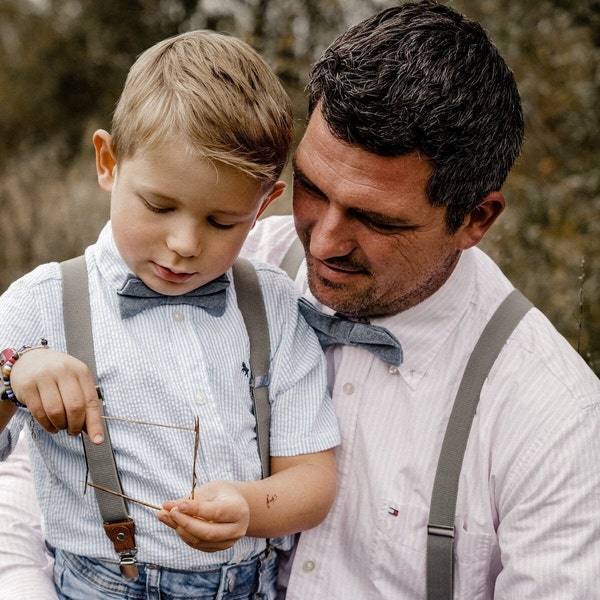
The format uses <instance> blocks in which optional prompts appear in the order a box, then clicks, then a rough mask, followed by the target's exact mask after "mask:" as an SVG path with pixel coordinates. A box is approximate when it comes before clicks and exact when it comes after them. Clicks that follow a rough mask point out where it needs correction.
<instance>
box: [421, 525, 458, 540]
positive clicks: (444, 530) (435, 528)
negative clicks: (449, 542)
mask: <svg viewBox="0 0 600 600" xmlns="http://www.w3.org/2000/svg"><path fill="white" fill-rule="evenodd" d="M427 535H437V536H440V537H447V538H454V527H447V526H446V525H427Z"/></svg>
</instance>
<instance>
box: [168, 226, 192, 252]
mask: <svg viewBox="0 0 600 600" xmlns="http://www.w3.org/2000/svg"><path fill="white" fill-rule="evenodd" d="M167 246H168V248H169V250H171V251H172V252H175V253H176V254H179V255H180V256H184V257H186V258H190V257H194V256H198V254H200V234H199V232H198V229H197V228H196V227H195V226H191V225H186V226H180V227H175V228H174V229H173V230H172V231H170V232H169V234H168V237H167Z"/></svg>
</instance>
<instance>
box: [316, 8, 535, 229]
mask: <svg viewBox="0 0 600 600" xmlns="http://www.w3.org/2000/svg"><path fill="white" fill-rule="evenodd" d="M307 92H308V98H309V115H310V114H312V112H313V111H314V109H315V108H316V107H317V106H319V108H320V110H321V112H322V114H323V117H324V119H325V121H326V123H327V124H328V126H329V128H330V130H331V131H332V133H333V134H334V135H335V136H336V137H338V138H339V139H340V140H342V141H344V142H348V143H350V144H352V145H356V146H358V147H360V148H362V149H364V150H367V151H368V152H372V153H374V154H379V155H382V156H400V155H404V154H409V153H411V152H415V151H416V152H419V153H421V154H422V155H424V156H425V157H426V158H427V159H429V161H430V163H431V165H432V167H433V173H432V175H431V177H430V179H429V182H428V189H427V194H428V198H429V201H430V203H431V204H433V205H436V206H439V205H445V206H447V208H448V212H447V229H448V231H449V232H454V231H456V230H457V228H458V227H460V225H461V223H462V222H463V220H464V218H465V216H466V215H467V214H468V213H469V212H470V211H471V210H472V209H473V208H475V207H476V206H477V205H478V204H479V202H481V200H482V199H483V198H484V197H485V196H486V195H487V194H489V193H490V192H492V191H496V190H499V189H500V188H501V187H502V185H503V183H504V181H505V179H506V176H507V175H508V172H509V171H510V169H511V167H512V165H513V163H514V161H515V160H516V158H517V156H518V155H519V152H520V148H521V144H522V141H523V114H522V110H521V101H520V97H519V92H518V90H517V86H516V83H515V80H514V77H513V75H512V72H511V71H510V69H509V68H508V66H507V65H506V63H505V62H504V59H503V58H502V57H501V56H500V54H499V52H498V50H497V49H496V47H495V46H494V44H493V43H492V42H491V40H490V39H489V37H488V36H487V34H486V32H485V31H484V29H483V28H482V27H481V25H479V23H477V22H475V21H473V20H471V19H468V18H466V17H465V16H463V15H461V14H460V13H458V12H456V11H455V10H453V9H451V8H449V7H447V6H443V5H440V4H437V3H436V2H433V1H425V2H414V3H407V4H403V5H401V6H397V7H394V8H390V9H387V10H383V11H382V12H380V13H378V14H377V15H375V16H373V17H371V18H369V19H367V20H365V21H363V22H362V23H359V24H358V25H356V26H354V27H352V28H350V29H349V30H348V31H347V32H346V33H344V34H343V35H341V36H340V37H339V38H338V39H337V40H336V41H334V42H333V44H331V46H329V48H327V50H325V52H324V53H323V55H322V56H321V58H320V59H319V61H318V62H317V63H316V64H315V65H314V66H313V68H312V70H311V74H310V78H309V83H308V86H307Z"/></svg>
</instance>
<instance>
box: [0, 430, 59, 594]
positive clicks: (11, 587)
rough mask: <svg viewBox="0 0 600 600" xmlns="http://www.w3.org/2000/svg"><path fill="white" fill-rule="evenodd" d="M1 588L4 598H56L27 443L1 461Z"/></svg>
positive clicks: (16, 448)
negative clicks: (30, 468)
mask: <svg viewBox="0 0 600 600" xmlns="http://www.w3.org/2000/svg"><path fill="white" fill-rule="evenodd" d="M0 482H1V484H0V539H1V540H2V544H1V546H0V590H2V597H4V598H27V599H28V600H54V599H56V597H57V596H56V593H55V590H54V583H53V578H52V568H53V559H52V556H51V554H50V553H49V552H48V551H47V550H46V546H45V544H44V539H43V536H42V529H41V518H40V509H39V507H38V504H37V501H36V497H35V492H34V489H33V481H32V480H31V473H30V470H29V456H28V452H27V446H26V443H25V441H24V440H23V439H22V437H21V439H20V440H19V442H18V443H17V445H16V447H15V450H14V452H13V453H12V455H11V456H10V458H9V459H8V460H6V461H4V462H2V463H0Z"/></svg>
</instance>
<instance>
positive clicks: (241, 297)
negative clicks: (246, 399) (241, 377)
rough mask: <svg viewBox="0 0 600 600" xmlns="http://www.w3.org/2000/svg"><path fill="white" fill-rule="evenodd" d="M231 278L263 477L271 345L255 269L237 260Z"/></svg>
mask: <svg viewBox="0 0 600 600" xmlns="http://www.w3.org/2000/svg"><path fill="white" fill-rule="evenodd" d="M233 279H234V282H235V293H236V295H237V302H238V306H239V308H240V311H241V313H242V316H243V317H244V323H245V324H246V329H247V331H248V337H249V338H250V393H251V395H252V402H253V403H254V414H255V417H256V438H257V442H258V453H259V455H260V460H261V465H262V476H263V478H265V477H268V476H269V473H270V472H271V469H270V462H271V454H270V450H269V447H270V444H269V438H270V431H271V404H270V403H269V364H270V361H271V345H270V342H269V327H268V322H267V314H266V312H265V305H264V302H263V298H262V292H261V289H260V284H259V283H258V277H257V275H256V270H255V268H254V266H253V265H252V263H251V262H250V261H248V260H246V259H243V258H238V259H237V260H236V261H235V263H234V264H233Z"/></svg>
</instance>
